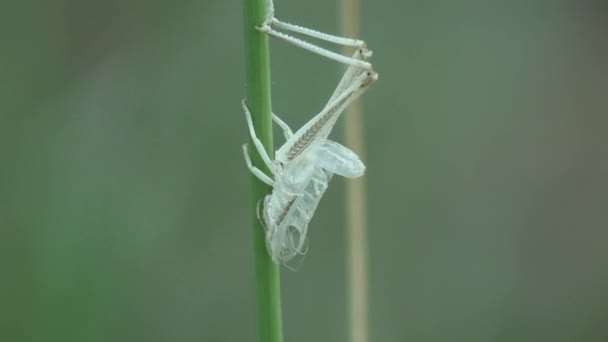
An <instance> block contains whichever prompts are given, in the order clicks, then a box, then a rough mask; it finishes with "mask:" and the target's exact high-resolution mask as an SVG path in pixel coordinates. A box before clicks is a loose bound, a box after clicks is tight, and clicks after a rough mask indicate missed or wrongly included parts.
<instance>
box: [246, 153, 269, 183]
mask: <svg viewBox="0 0 608 342" xmlns="http://www.w3.org/2000/svg"><path fill="white" fill-rule="evenodd" d="M243 155H244V156H245V162H246V163H247V167H248V168H249V171H251V173H253V175H254V176H256V177H257V178H258V179H259V180H261V181H262V182H264V183H266V184H268V185H270V186H274V180H273V179H272V178H270V177H269V176H268V175H267V174H265V173H264V172H262V170H260V169H258V168H257V167H255V166H253V163H252V162H251V157H250V156H249V148H248V145H247V144H244V145H243Z"/></svg>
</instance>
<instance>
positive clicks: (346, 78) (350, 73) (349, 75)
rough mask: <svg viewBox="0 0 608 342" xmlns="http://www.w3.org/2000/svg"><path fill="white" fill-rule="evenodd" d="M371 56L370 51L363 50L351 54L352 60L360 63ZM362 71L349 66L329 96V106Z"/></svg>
mask: <svg viewBox="0 0 608 342" xmlns="http://www.w3.org/2000/svg"><path fill="white" fill-rule="evenodd" d="M371 56H372V51H370V50H367V49H365V48H363V49H357V51H355V53H354V54H353V56H352V58H353V59H359V60H362V61H367V60H368V59H369V58H370V57H371ZM362 71H363V70H362V69H361V68H358V67H356V66H352V65H350V66H349V67H348V68H347V69H346V71H345V72H344V75H343V76H342V78H341V79H340V82H339V83H338V85H337V86H336V89H335V90H334V93H333V94H332V95H331V97H330V98H329V100H328V101H327V103H328V104H329V103H330V102H332V101H333V100H335V98H336V97H338V96H340V94H342V93H343V92H344V89H345V88H346V87H347V86H349V85H350V84H352V82H353V79H354V78H355V77H356V76H357V75H359V74H360V73H361V72H362Z"/></svg>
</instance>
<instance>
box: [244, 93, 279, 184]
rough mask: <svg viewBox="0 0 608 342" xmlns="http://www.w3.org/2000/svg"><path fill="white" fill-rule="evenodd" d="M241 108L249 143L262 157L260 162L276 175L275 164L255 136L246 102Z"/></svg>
mask: <svg viewBox="0 0 608 342" xmlns="http://www.w3.org/2000/svg"><path fill="white" fill-rule="evenodd" d="M242 106H243V111H245V119H246V120H247V127H248V128H249V135H251V141H253V144H254V145H255V148H256V150H257V151H258V153H259V154H260V157H262V160H263V161H264V163H265V164H266V167H267V168H268V169H269V170H270V172H272V173H273V174H276V173H277V166H276V164H275V163H274V162H273V161H272V159H270V156H269V155H268V153H266V149H265V148H264V145H263V144H262V142H261V141H260V139H258V137H257V135H256V134H255V128H254V127H253V120H252V119H251V112H250V111H249V108H248V107H247V101H246V100H243V101H242Z"/></svg>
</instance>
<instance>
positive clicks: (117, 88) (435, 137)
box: [0, 0, 608, 342]
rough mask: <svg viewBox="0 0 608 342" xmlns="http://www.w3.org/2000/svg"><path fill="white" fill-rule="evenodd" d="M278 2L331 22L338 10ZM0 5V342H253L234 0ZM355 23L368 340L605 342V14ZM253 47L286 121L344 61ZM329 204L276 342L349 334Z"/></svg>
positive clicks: (572, 7) (421, 4) (373, 9)
mask: <svg viewBox="0 0 608 342" xmlns="http://www.w3.org/2000/svg"><path fill="white" fill-rule="evenodd" d="M276 6H277V16H279V17H280V18H282V19H284V20H286V21H291V22H296V23H300V24H303V25H306V26H309V27H315V28H318V29H320V30H323V31H326V32H336V33H337V32H338V30H339V21H338V20H337V18H338V17H339V15H338V7H337V4H336V3H334V2H331V1H323V0H310V1H291V0H282V1H280V0H277V4H276ZM0 13H1V14H0V18H1V20H0V28H1V29H0V46H1V49H0V52H1V54H0V80H1V85H0V341H7V342H9V341H11V342H12V341H16V342H20V341H79V342H83V341H87V342H88V341H104V342H105V341H150V342H152V341H252V340H254V339H255V325H254V324H255V320H254V291H253V276H254V275H253V261H252V255H253V252H252V243H251V237H252V232H251V229H250V222H251V217H250V215H249V214H250V182H251V177H250V174H249V173H248V171H247V169H246V168H245V164H244V161H243V158H242V154H241V144H242V143H244V142H245V141H246V140H247V132H246V125H245V121H244V118H243V114H242V112H241V108H240V100H241V99H242V98H243V97H244V95H245V81H244V70H243V66H244V61H243V42H242V32H243V27H242V23H241V21H242V9H241V2H240V1H219V0H217V1H211V0H203V1H193V0H185V1H177V2H171V1H158V2H154V1H134V0H133V1H120V0H109V1H108V0H104V1H102V0H79V1H59V0H57V1H42V0H38V1H21V2H17V1H12V2H11V1H10V0H9V1H3V2H2V10H1V11H0ZM361 14H362V17H361V26H362V32H361V38H363V39H365V40H366V41H367V42H368V44H369V46H370V48H372V49H373V50H374V58H373V62H374V66H375V68H376V70H377V71H378V73H379V74H380V80H379V82H378V83H377V84H376V85H375V86H374V87H373V88H372V89H371V90H370V91H369V92H368V93H367V94H366V95H365V96H364V108H365V114H364V115H365V139H366V142H367V148H366V154H365V157H364V161H365V163H366V165H367V173H366V176H365V180H366V182H367V188H368V195H369V196H368V203H369V236H368V238H369V254H370V260H369V265H370V279H369V283H370V293H369V294H370V305H371V308H370V310H371V311H370V314H369V317H370V326H371V336H370V337H371V339H370V340H371V341H467V342H471V341H608V323H607V322H608V293H607V292H606V291H607V289H608V249H607V245H608V229H607V228H608V216H607V215H608V214H607V212H608V204H607V203H608V201H607V200H608V181H607V179H606V178H607V176H608V159H607V156H606V154H607V153H606V152H607V150H608V149H607V148H608V137H607V135H606V132H607V129H608V118H607V113H608V43H607V42H608V39H607V37H608V6H606V3H605V2H603V1H540V0H537V1H485V2H481V1H433V2H430V1H389V0H377V1H363V2H362V12H361ZM271 52H272V61H271V62H272V85H273V108H274V110H275V112H277V113H279V114H280V115H281V116H282V117H283V118H284V119H285V120H286V121H287V122H288V123H289V124H291V125H292V126H293V127H299V126H300V125H301V124H303V123H304V122H305V121H306V120H308V118H310V117H311V115H312V114H314V113H316V112H317V111H318V110H319V109H320V108H321V106H322V105H323V103H324V102H325V101H326V99H327V98H328V96H329V95H330V94H331V91H332V90H333V87H334V86H335V84H336V83H337V81H338V79H339V77H340V71H341V66H339V65H337V63H334V62H331V61H327V60H324V59H321V58H318V57H316V56H314V55H312V54H310V53H307V52H304V51H301V50H298V49H296V48H294V47H292V46H288V45H286V44H285V43H283V42H280V41H276V40H273V41H271ZM332 137H333V138H334V139H335V140H337V141H343V134H342V123H341V124H340V125H339V127H338V128H337V129H336V130H335V131H334V133H333V134H332ZM281 141H282V140H281V136H280V134H277V135H276V137H275V142H276V144H279V143H280V142H281ZM343 190H344V181H343V180H342V179H340V178H339V177H338V178H334V181H333V182H332V186H331V187H330V189H329V190H328V192H327V193H326V195H325V198H324V199H323V201H322V203H321V205H320V207H319V209H318V211H317V214H316V216H315V217H314V219H313V221H312V222H311V225H310V230H309V232H310V250H309V253H308V255H307V256H306V258H305V260H304V261H303V263H302V264H301V265H300V267H299V268H298V270H297V271H296V272H292V271H289V270H287V269H284V270H283V272H282V290H283V291H282V298H283V316H284V329H285V331H284V334H285V341H293V342H295V341H346V339H347V336H348V334H347V330H346V325H347V321H346V318H347V317H348V315H347V311H346V310H347V303H346V299H345V298H346V295H345V289H346V288H347V284H346V281H345V279H346V274H345V269H346V261H345V242H344V241H345V227H344V205H343V203H344V197H343V196H344V195H343Z"/></svg>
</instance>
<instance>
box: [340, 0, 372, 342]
mask: <svg viewBox="0 0 608 342" xmlns="http://www.w3.org/2000/svg"><path fill="white" fill-rule="evenodd" d="M340 8H341V12H342V32H343V33H344V36H345V37H357V36H358V33H359V1H358V0H340ZM345 50H348V49H345ZM345 53H346V54H347V55H348V54H350V53H351V51H345ZM345 116H346V120H345V132H346V146H348V147H349V148H351V149H352V150H353V151H354V152H355V153H357V154H358V155H359V156H360V157H361V159H362V160H365V158H364V141H363V123H362V121H363V118H362V109H361V101H360V100H357V101H355V102H354V103H353V104H352V105H351V106H350V107H349V108H348V109H347V111H346V115H345ZM363 179H365V177H360V178H356V179H348V180H347V181H346V227H347V228H346V232H347V253H348V254H347V264H348V273H347V274H348V281H347V286H348V305H349V308H348V312H349V335H350V336H349V337H350V342H367V340H368V320H367V312H368V304H367V246H366V230H367V228H366V219H367V217H366V216H367V215H366V202H365V184H364V183H363Z"/></svg>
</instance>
